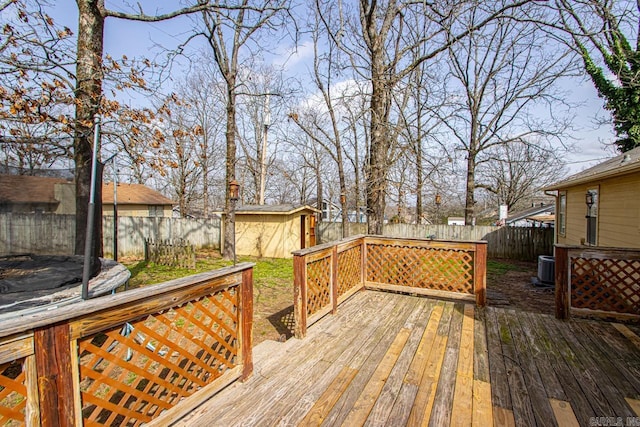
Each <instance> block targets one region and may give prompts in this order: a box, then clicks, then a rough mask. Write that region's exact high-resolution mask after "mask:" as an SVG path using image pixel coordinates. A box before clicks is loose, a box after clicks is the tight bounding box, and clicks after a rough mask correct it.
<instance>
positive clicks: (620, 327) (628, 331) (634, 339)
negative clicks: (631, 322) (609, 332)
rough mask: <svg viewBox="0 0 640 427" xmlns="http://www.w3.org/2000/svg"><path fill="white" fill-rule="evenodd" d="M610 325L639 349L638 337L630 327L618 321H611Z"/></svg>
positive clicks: (639, 338) (639, 341)
mask: <svg viewBox="0 0 640 427" xmlns="http://www.w3.org/2000/svg"><path fill="white" fill-rule="evenodd" d="M612 326H613V327H614V328H616V329H617V330H618V331H619V332H620V333H621V334H622V335H624V336H625V337H627V339H628V340H629V341H630V342H631V343H632V344H633V345H635V346H636V348H637V349H638V350H640V337H639V336H637V335H636V334H635V333H634V332H633V331H632V330H631V329H629V328H628V327H626V326H625V325H622V324H620V323H613V324H612Z"/></svg>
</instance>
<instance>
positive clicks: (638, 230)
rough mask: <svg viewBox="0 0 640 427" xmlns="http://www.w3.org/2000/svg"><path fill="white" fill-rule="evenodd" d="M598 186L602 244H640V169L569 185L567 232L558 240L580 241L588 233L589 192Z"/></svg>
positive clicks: (576, 243) (599, 241)
mask: <svg viewBox="0 0 640 427" xmlns="http://www.w3.org/2000/svg"><path fill="white" fill-rule="evenodd" d="M592 188H598V197H599V200H598V231H597V233H598V234H597V236H598V237H597V244H598V246H607V247H620V248H640V173H634V174H628V175H624V176H620V177H615V178H609V179H606V180H601V181H595V182H593V183H589V184H584V185H579V186H575V187H570V188H566V189H565V190H566V191H567V229H566V235H565V236H564V237H563V236H560V235H558V236H557V241H558V243H562V244H569V245H579V244H581V243H582V241H583V239H585V238H586V234H587V221H586V218H585V216H586V213H587V205H586V203H585V193H586V191H587V190H588V189H592Z"/></svg>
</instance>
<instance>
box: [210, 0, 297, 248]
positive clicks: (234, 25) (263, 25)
mask: <svg viewBox="0 0 640 427" xmlns="http://www.w3.org/2000/svg"><path fill="white" fill-rule="evenodd" d="M287 3H288V2H287V0H282V1H275V2H274V1H270V0H264V1H262V2H259V4H257V3H255V4H254V3H251V4H250V3H249V1H248V0H241V1H238V2H237V5H236V7H235V8H233V10H231V9H213V10H206V11H204V12H203V18H204V27H205V28H204V31H203V33H202V34H203V35H204V36H205V37H206V39H207V42H208V43H209V46H210V47H211V51H212V52H213V57H214V60H215V63H216V64H217V66H218V70H219V71H220V74H221V75H222V78H223V80H224V82H225V85H226V117H225V119H226V132H225V138H226V147H227V153H226V160H225V161H226V165H225V170H226V181H227V183H228V182H230V181H231V180H234V179H236V139H237V124H236V112H237V105H236V104H237V97H238V89H239V87H240V85H241V84H242V81H239V67H240V61H241V60H242V58H241V54H242V52H243V51H244V50H250V49H251V48H252V47H253V46H252V43H254V42H256V40H255V38H256V36H257V33H258V31H260V30H266V29H269V26H270V25H276V23H275V20H276V18H277V17H278V16H279V14H280V12H283V11H285V10H286V6H287ZM216 5H217V2H216ZM225 188H226V191H225V207H224V212H225V219H224V230H225V236H224V247H223V248H222V254H223V256H224V257H225V258H231V257H233V240H234V238H235V236H234V234H233V231H234V224H233V218H232V215H230V212H231V203H230V199H229V186H228V185H225Z"/></svg>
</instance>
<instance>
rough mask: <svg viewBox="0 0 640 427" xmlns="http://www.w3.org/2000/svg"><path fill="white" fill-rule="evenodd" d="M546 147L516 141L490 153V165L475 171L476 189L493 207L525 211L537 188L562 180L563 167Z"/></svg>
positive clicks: (555, 155)
mask: <svg viewBox="0 0 640 427" xmlns="http://www.w3.org/2000/svg"><path fill="white" fill-rule="evenodd" d="M546 145H547V144H545V143H544V141H541V142H539V143H536V144H532V143H527V142H521V141H515V142H513V143H511V144H508V145H498V146H495V147H494V148H493V149H491V150H490V151H491V153H490V157H491V161H488V162H486V163H484V164H483V167H482V168H481V169H480V170H479V171H478V172H479V174H478V175H479V176H478V187H479V188H483V189H485V190H487V191H488V192H489V193H490V195H491V197H490V199H491V201H492V202H493V205H494V206H498V205H507V207H508V208H509V210H512V209H513V208H514V207H518V206H520V207H524V205H525V204H526V203H527V202H529V201H531V200H532V199H533V198H534V196H535V195H536V193H537V192H538V191H539V189H540V188H542V187H544V186H546V185H550V184H552V183H553V182H556V181H558V180H559V179H560V178H562V176H563V175H564V172H565V170H564V163H563V162H562V161H561V160H560V158H559V157H558V152H557V150H554V149H553V147H548V146H546Z"/></svg>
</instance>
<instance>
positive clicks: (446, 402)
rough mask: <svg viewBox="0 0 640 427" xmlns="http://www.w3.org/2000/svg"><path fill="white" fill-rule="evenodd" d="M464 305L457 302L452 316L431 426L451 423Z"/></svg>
mask: <svg viewBox="0 0 640 427" xmlns="http://www.w3.org/2000/svg"><path fill="white" fill-rule="evenodd" d="M463 311H464V306H463V305H462V304H455V305H454V310H453V315H452V318H451V328H450V330H449V339H448V340H447V348H446V350H445V355H444V361H443V362H442V367H441V369H440V379H439V380H438V387H437V393H436V396H435V400H434V402H433V409H432V410H431V418H430V420H429V425H430V426H442V425H449V423H450V420H451V410H452V405H453V395H454V391H455V383H456V366H457V364H458V351H459V349H460V336H461V333H462V319H463V316H464V315H463Z"/></svg>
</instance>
